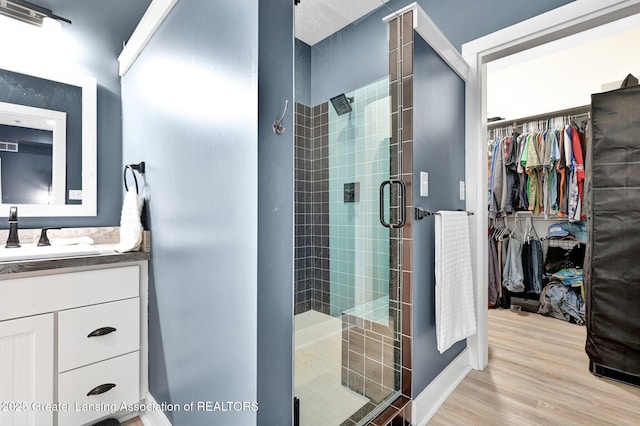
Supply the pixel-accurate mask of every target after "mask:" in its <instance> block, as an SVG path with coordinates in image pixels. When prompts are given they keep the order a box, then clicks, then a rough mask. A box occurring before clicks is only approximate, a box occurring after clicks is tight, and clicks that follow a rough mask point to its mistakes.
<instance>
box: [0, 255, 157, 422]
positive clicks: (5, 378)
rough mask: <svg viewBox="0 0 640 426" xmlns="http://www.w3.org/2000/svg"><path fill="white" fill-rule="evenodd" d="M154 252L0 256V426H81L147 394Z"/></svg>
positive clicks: (128, 408) (125, 409) (120, 411)
mask: <svg viewBox="0 0 640 426" xmlns="http://www.w3.org/2000/svg"><path fill="white" fill-rule="evenodd" d="M148 260H149V253H144V252H132V253H123V254H116V253H113V254H101V255H95V256H79V257H67V258H59V259H38V260H29V261H15V262H0V404H2V405H1V406H0V424H1V425H4V424H15V425H18V424H19V425H25V426H26V425H34V426H35V425H38V426H41V425H60V426H63V425H64V426H67V425H69V426H75V425H85V424H92V423H94V422H95V421H97V420H99V419H102V418H106V417H118V418H122V417H123V416H126V415H127V414H128V413H130V412H135V411H136V405H137V404H139V403H141V402H143V401H144V399H145V396H146V395H147V392H148V377H147V370H148V369H147V281H148Z"/></svg>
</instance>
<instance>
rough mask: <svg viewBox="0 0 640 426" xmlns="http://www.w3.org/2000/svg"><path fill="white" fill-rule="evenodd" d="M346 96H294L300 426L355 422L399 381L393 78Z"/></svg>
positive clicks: (370, 411)
mask: <svg viewBox="0 0 640 426" xmlns="http://www.w3.org/2000/svg"><path fill="white" fill-rule="evenodd" d="M342 98H343V99H344V100H343V102H345V101H346V102H348V103H349V104H348V108H347V107H346V106H345V105H342V106H341V107H340V110H341V111H343V114H341V115H338V109H337V108H334V107H333V105H332V103H330V102H323V103H321V104H319V105H316V106H313V107H308V106H305V105H302V104H300V103H298V104H297V105H296V120H297V125H296V138H295V139H296V147H295V156H296V159H295V167H296V169H295V172H296V183H295V185H296V188H295V189H296V191H295V195H296V198H295V228H296V229H295V243H296V248H295V262H296V264H295V278H296V282H295V314H296V317H295V327H296V336H295V345H296V353H295V383H296V397H297V398H298V399H299V404H300V420H301V422H300V424H301V425H303V426H306V425H330V424H336V425H340V424H342V423H343V422H344V421H346V420H348V419H351V421H353V422H354V423H357V422H358V421H361V420H363V419H365V418H367V416H368V415H371V414H373V413H375V411H376V408H378V407H381V406H384V404H383V403H384V402H385V401H386V400H388V399H390V398H391V397H394V396H396V395H397V393H398V390H399V389H400V376H401V374H400V366H399V361H400V343H399V340H398V330H399V321H400V312H399V300H398V295H399V275H400V274H399V265H398V256H397V253H398V244H399V239H398V235H397V234H398V232H399V230H398V229H397V228H394V227H392V225H391V226H389V225H388V224H389V222H392V223H396V224H397V222H398V221H399V220H400V219H401V218H400V217H399V216H401V215H399V214H397V212H398V210H399V209H398V205H399V204H400V203H401V201H402V200H401V195H402V188H401V186H400V185H397V184H395V182H398V181H397V180H395V179H391V178H393V177H396V178H397V176H394V174H392V167H394V166H395V167H397V163H398V162H397V154H396V155H393V151H394V150H396V149H397V145H395V144H392V143H391V137H390V134H391V130H390V125H391V122H390V97H389V80H388V79H387V78H384V79H381V80H379V81H376V82H373V83H371V84H368V85H366V86H364V87H361V88H359V89H356V90H355V91H353V92H351V93H348V94H346V96H342ZM347 109H351V111H346V110H347ZM345 111H346V112H345ZM392 159H395V160H396V161H392ZM395 175H397V172H396V173H395ZM392 199H393V200H394V202H392ZM381 206H382V207H383V208H382V209H381ZM381 219H382V220H381ZM383 222H384V223H385V224H386V225H387V226H384V225H383ZM392 237H395V238H392ZM354 423H351V424H354ZM347 424H349V423H347Z"/></svg>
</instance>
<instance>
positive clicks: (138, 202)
mask: <svg viewBox="0 0 640 426" xmlns="http://www.w3.org/2000/svg"><path fill="white" fill-rule="evenodd" d="M140 213H142V199H141V198H140V196H139V195H138V193H137V192H136V189H135V188H129V190H128V191H127V193H126V194H125V196H124V201H123V203H122V213H121V214H120V244H119V245H118V247H117V248H116V251H118V252H121V253H122V252H127V251H136V250H139V249H140V244H141V243H142V222H140Z"/></svg>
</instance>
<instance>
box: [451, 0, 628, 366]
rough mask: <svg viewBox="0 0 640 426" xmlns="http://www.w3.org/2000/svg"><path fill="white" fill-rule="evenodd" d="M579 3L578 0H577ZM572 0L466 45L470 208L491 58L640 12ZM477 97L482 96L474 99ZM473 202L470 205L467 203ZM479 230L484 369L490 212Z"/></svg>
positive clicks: (483, 198)
mask: <svg viewBox="0 0 640 426" xmlns="http://www.w3.org/2000/svg"><path fill="white" fill-rule="evenodd" d="M576 3H579V2H576ZM576 3H571V4H569V5H567V6H564V7H561V8H559V9H557V10H555V11H553V12H550V13H548V14H546V16H539V17H536V18H533V19H530V20H529V21H526V22H523V23H521V24H518V25H514V26H513V27H510V28H508V29H505V30H502V31H499V32H498V33H494V34H491V35H489V36H486V37H483V38H481V39H478V40H475V41H473V42H470V43H467V44H465V45H464V46H463V56H465V58H466V59H467V60H468V61H469V62H470V63H472V64H476V66H475V68H474V70H473V72H472V74H473V76H472V79H471V83H472V84H470V85H468V86H467V100H468V102H467V105H469V106H470V108H468V109H467V117H468V119H469V120H468V121H467V123H469V124H468V126H467V132H466V133H467V138H466V139H467V166H466V168H467V173H468V175H470V176H476V177H477V179H475V182H476V185H477V187H476V190H475V191H473V190H470V193H473V194H475V196H471V197H469V198H468V200H467V202H468V208H474V207H475V208H477V209H478V210H479V211H483V210H485V208H484V206H486V205H487V194H486V191H485V190H484V189H483V186H484V184H485V183H486V182H487V177H488V176H487V168H486V164H487V160H488V158H487V154H486V149H485V147H484V146H481V145H482V144H478V142H477V141H479V140H486V137H487V125H486V123H487V116H488V115H487V99H486V96H487V91H486V90H487V64H488V63H489V62H491V61H493V60H496V59H500V58H504V57H506V56H509V55H511V54H513V53H517V52H521V51H524V50H526V49H529V48H531V47H535V46H540V45H543V44H544V43H547V42H550V41H554V40H560V39H562V38H564V37H567V36H569V35H572V34H577V33H579V32H580V31H584V30H587V29H591V28H596V27H599V26H601V25H604V24H607V23H612V22H616V21H619V20H620V19H622V18H625V17H628V16H631V15H634V14H637V13H638V12H640V5H639V3H640V2H638V1H619V2H614V3H610V2H608V3H607V4H606V5H605V6H602V5H601V4H600V3H601V2H595V1H594V2H588V4H586V3H583V4H576ZM477 99H479V100H480V101H479V102H474V101H475V100H477ZM469 206H471V207H469ZM481 206H482V207H481ZM475 225H476V227H475V228H474V230H475V235H474V236H473V237H472V239H473V240H474V243H473V244H474V245H475V247H476V253H477V255H476V257H475V259H474V262H475V264H476V267H477V268H476V270H477V271H478V274H479V275H478V279H477V281H476V282H477V283H479V284H478V287H477V288H476V295H477V299H476V300H478V306H477V310H476V314H477V316H478V334H477V335H476V336H475V338H473V339H470V345H469V348H470V364H471V366H472V368H474V369H480V370H481V369H484V368H485V367H486V365H487V362H488V337H487V336H488V335H487V325H488V316H487V309H486V301H487V276H488V271H487V264H488V260H487V256H486V249H485V246H486V229H487V228H488V219H487V215H484V217H478V218H477V219H476V224H475Z"/></svg>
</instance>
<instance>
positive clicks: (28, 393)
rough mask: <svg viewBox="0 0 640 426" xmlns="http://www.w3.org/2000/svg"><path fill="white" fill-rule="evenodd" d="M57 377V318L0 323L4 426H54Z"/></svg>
mask: <svg viewBox="0 0 640 426" xmlns="http://www.w3.org/2000/svg"><path fill="white" fill-rule="evenodd" d="M53 377H54V375H53V314H45V315H38V316H34V317H27V318H21V319H16V320H9V321H0V404H1V406H0V425H24V426H31V425H34V426H36V425H37V426H47V425H52V424H53V414H52V411H51V409H49V410H46V409H44V408H42V405H44V404H52V403H53Z"/></svg>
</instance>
